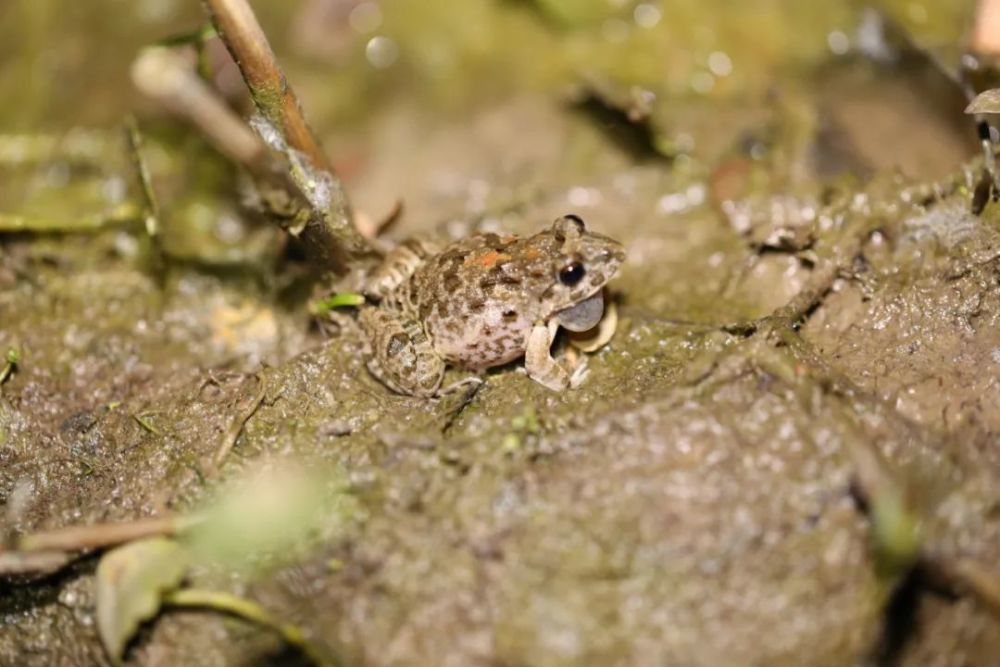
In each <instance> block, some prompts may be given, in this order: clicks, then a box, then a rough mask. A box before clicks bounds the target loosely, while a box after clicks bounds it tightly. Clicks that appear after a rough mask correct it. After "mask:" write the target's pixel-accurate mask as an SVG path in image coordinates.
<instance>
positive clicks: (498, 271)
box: [359, 215, 625, 397]
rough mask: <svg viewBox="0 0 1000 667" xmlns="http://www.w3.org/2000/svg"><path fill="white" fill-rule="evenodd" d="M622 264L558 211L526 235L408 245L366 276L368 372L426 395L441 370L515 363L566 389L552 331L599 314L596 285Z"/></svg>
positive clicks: (618, 255)
mask: <svg viewBox="0 0 1000 667" xmlns="http://www.w3.org/2000/svg"><path fill="white" fill-rule="evenodd" d="M624 259H625V251H624V249H623V248H622V246H621V245H620V244H619V243H618V242H617V241H614V240H612V239H610V238H608V237H606V236H602V235H600V234H595V233H593V232H590V231H588V230H587V229H586V227H585V225H584V223H583V221H582V220H581V219H580V218H578V217H577V216H574V215H567V216H564V217H562V218H559V219H558V220H556V221H555V223H553V225H552V226H551V227H550V228H548V229H546V230H544V231H542V232H539V233H538V234H535V235H534V236H531V237H527V238H522V237H517V236H500V235H497V234H492V233H486V234H476V235H474V236H470V237H468V238H465V239H463V240H461V241H457V242H455V243H452V244H450V245H447V246H445V247H443V248H442V247H438V246H436V245H434V244H433V243H430V242H427V241H410V242H407V243H404V244H402V245H400V246H398V247H397V248H395V249H394V250H393V251H392V252H391V253H389V255H388V256H387V257H386V260H385V263H384V264H383V266H382V267H381V268H380V269H379V270H378V271H377V272H376V273H375V274H374V275H373V276H372V278H371V279H370V280H369V282H368V285H367V287H366V294H367V296H369V297H370V298H371V299H372V300H373V301H377V304H373V305H367V306H364V307H362V309H361V311H360V313H359V322H360V324H361V328H362V330H363V332H364V334H365V338H366V340H367V342H368V346H369V349H368V357H369V358H368V368H369V370H370V371H371V372H372V374H373V375H374V376H375V377H376V378H378V379H379V380H380V381H382V383H384V384H385V385H386V386H388V387H389V388H390V389H392V390H394V391H396V392H399V393H401V394H408V395H412V396H425V397H432V396H436V395H439V394H441V393H445V392H447V391H450V390H452V389H454V388H456V387H458V386H461V385H463V384H466V383H468V382H478V381H479V380H478V378H469V379H466V380H462V381H460V382H458V383H455V384H454V385H452V386H450V387H446V388H444V389H442V388H441V382H442V378H443V377H444V372H445V369H446V367H447V366H449V365H451V366H456V367H460V368H465V369H468V370H471V371H480V370H482V369H485V368H489V367H491V366H498V365H501V364H506V363H509V362H511V361H514V360H515V359H517V358H518V357H521V356H522V355H523V356H524V357H525V369H526V371H527V373H528V375H529V376H530V377H531V378H532V379H534V380H536V381H537V382H539V383H541V384H543V385H545V386H546V387H548V388H550V389H553V390H557V391H558V390H562V389H565V388H566V387H568V386H576V384H577V383H578V382H579V381H580V380H582V378H583V375H584V372H583V368H584V367H583V365H581V366H579V367H578V368H577V369H576V371H575V372H574V373H573V375H570V374H569V373H568V372H567V371H566V370H565V369H564V368H563V367H562V366H560V365H559V363H558V362H556V361H555V360H554V359H553V358H552V356H551V353H550V348H551V346H552V341H553V339H554V338H555V335H556V332H557V330H558V329H559V327H560V326H563V327H565V328H567V329H570V330H573V331H585V330H587V329H590V328H591V327H593V326H594V325H596V324H597V323H598V322H599V321H600V319H601V315H602V313H603V310H604V302H603V297H602V289H603V287H604V285H605V284H606V283H607V282H608V281H609V280H611V278H612V277H613V276H614V275H615V273H616V272H617V271H618V267H619V265H620V264H621V263H622V261H623V260H624Z"/></svg>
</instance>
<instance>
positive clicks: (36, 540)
mask: <svg viewBox="0 0 1000 667" xmlns="http://www.w3.org/2000/svg"><path fill="white" fill-rule="evenodd" d="M200 521H201V519H200V518H198V517H186V516H168V517H156V518H152V519H139V520H137V521H128V522H124V523H95V524H91V525H87V526H70V527H68V528H57V529H55V530H49V531H44V532H39V533H32V534H30V535H25V536H23V537H21V538H20V539H19V540H17V550H18V551H20V552H22V553H24V552H55V551H78V550H80V549H99V548H103V547H110V546H114V545H116V544H122V543H124V542H131V541H132V540H138V539H140V538H143V537H153V536H157V535H175V534H176V533H179V532H181V531H183V530H187V529H188V528H190V527H192V526H193V525H195V524H196V523H198V522H200Z"/></svg>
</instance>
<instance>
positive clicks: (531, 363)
mask: <svg viewBox="0 0 1000 667" xmlns="http://www.w3.org/2000/svg"><path fill="white" fill-rule="evenodd" d="M558 330H559V322H557V321H556V320H551V321H549V322H548V323H544V322H540V323H537V324H535V326H534V327H533V328H532V329H531V333H530V334H529V335H528V343H527V345H526V346H525V351H524V370H525V371H527V373H528V377H530V378H531V379H532V380H534V381H535V382H538V383H539V384H541V385H544V386H546V387H548V388H549V389H551V390H553V391H562V390H563V389H566V388H567V387H573V388H576V387H578V386H580V384H581V383H582V382H583V380H584V378H586V377H587V367H586V363H583V362H581V363H580V365H579V366H577V367H576V369H574V371H573V374H572V375H570V374H569V373H567V372H566V369H565V368H563V367H562V366H560V365H559V362H557V361H556V360H555V359H553V358H552V352H551V349H552V341H553V340H555V337H556V332H557V331H558Z"/></svg>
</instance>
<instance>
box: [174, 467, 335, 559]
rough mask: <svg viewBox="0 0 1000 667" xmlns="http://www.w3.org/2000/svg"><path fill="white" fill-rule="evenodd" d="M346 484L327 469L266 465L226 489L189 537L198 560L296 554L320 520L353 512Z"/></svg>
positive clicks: (263, 557) (187, 536)
mask: <svg viewBox="0 0 1000 667" xmlns="http://www.w3.org/2000/svg"><path fill="white" fill-rule="evenodd" d="M343 487H344V485H343V484H342V478H341V475H340V474H339V473H337V472H333V473H331V472H330V471H329V470H326V469H324V471H323V472H322V473H321V472H317V471H312V470H309V471H307V470H304V469H302V468H298V467H291V466H281V467H275V466H265V467H263V468H262V469H261V470H259V471H257V472H255V473H252V474H250V475H247V476H246V477H243V478H242V479H240V480H237V481H236V482H235V483H233V484H232V485H230V486H229V488H227V489H224V490H223V491H222V493H221V494H220V495H219V496H218V499H217V500H216V501H215V503H214V505H212V506H210V507H209V508H208V509H207V510H206V511H205V512H204V513H203V516H204V517H205V521H204V522H203V523H200V524H198V525H197V526H196V527H194V528H192V529H191V530H190V532H188V533H186V534H185V536H184V543H185V545H186V546H187V547H188V548H189V550H190V552H191V554H192V557H193V558H194V559H195V560H197V561H199V562H202V563H205V564H209V565H222V566H224V567H227V568H234V569H244V570H246V569H261V568H263V567H264V566H266V565H268V564H273V562H274V560H275V559H276V558H277V559H280V560H285V559H290V558H294V557H295V556H296V555H301V550H302V549H303V548H305V547H307V546H308V544H309V543H310V541H311V540H310V538H311V536H313V535H314V534H315V533H316V532H317V531H318V530H319V528H320V527H321V524H322V525H328V523H329V519H331V518H333V519H334V520H335V523H337V522H338V521H337V520H339V519H340V518H343V517H346V515H348V514H349V508H348V505H347V504H345V502H344V500H345V496H344V495H343V493H342V491H341V490H342V489H343Z"/></svg>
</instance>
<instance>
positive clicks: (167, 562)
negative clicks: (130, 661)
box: [97, 537, 188, 662]
mask: <svg viewBox="0 0 1000 667" xmlns="http://www.w3.org/2000/svg"><path fill="white" fill-rule="evenodd" d="M187 568H188V561H187V555H186V554H185V552H184V549H183V548H182V547H181V546H180V545H179V544H178V543H177V542H174V541H173V540H169V539H167V538H164V537H153V538H150V539H146V540H139V541H137V542H131V543H129V544H126V545H125V546H123V547H119V548H117V549H115V550H113V551H109V552H108V553H106V554H105V555H104V557H103V558H101V562H100V564H99V565H98V566H97V631H98V634H100V637H101V643H102V644H104V648H105V649H106V650H107V652H108V654H109V655H110V656H111V658H112V659H113V660H114V661H116V662H117V661H118V660H120V659H121V656H122V654H123V652H124V651H125V646H127V645H128V642H129V640H130V639H131V638H132V636H133V635H134V634H135V632H136V630H138V629H139V625H140V624H141V623H142V622H143V621H147V620H149V619H151V618H153V617H154V616H156V614H157V612H159V610H160V605H161V604H162V597H163V595H164V594H165V593H168V592H170V591H172V590H173V589H175V588H177V587H178V586H179V585H180V583H181V580H182V579H183V578H184V574H185V573H186V572H187Z"/></svg>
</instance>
